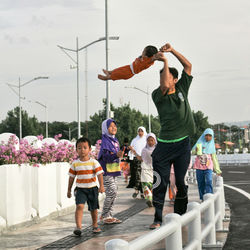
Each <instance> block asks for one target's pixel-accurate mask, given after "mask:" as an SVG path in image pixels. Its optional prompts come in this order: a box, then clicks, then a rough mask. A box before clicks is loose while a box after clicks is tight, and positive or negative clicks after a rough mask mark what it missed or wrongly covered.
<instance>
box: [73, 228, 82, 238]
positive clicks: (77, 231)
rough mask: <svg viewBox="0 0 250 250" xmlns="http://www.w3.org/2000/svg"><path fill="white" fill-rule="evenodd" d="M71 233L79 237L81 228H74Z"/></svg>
mask: <svg viewBox="0 0 250 250" xmlns="http://www.w3.org/2000/svg"><path fill="white" fill-rule="evenodd" d="M73 233H74V234H75V235H77V236H81V234H82V231H81V228H78V227H76V228H75V229H74V231H73Z"/></svg>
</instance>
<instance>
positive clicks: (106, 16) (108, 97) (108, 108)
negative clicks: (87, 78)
mask: <svg viewBox="0 0 250 250" xmlns="http://www.w3.org/2000/svg"><path fill="white" fill-rule="evenodd" d="M105 36H106V70H108V67H109V66H108V48H109V47H108V40H109V34H108V0H105ZM109 116H110V83H109V80H106V118H107V119H108V118H109Z"/></svg>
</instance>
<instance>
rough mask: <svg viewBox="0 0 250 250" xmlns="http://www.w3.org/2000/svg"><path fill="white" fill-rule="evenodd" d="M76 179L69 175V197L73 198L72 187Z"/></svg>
mask: <svg viewBox="0 0 250 250" xmlns="http://www.w3.org/2000/svg"><path fill="white" fill-rule="evenodd" d="M74 180H75V178H73V177H71V176H70V177H69V182H68V193H67V197H68V198H71V188H72V186H73V183H74Z"/></svg>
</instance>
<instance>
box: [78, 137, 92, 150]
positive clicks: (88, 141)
mask: <svg viewBox="0 0 250 250" xmlns="http://www.w3.org/2000/svg"><path fill="white" fill-rule="evenodd" d="M81 142H87V143H88V145H89V148H91V142H90V140H89V139H88V138H87V137H81V138H79V139H78V140H77V141H76V148H77V145H78V144H79V143H81Z"/></svg>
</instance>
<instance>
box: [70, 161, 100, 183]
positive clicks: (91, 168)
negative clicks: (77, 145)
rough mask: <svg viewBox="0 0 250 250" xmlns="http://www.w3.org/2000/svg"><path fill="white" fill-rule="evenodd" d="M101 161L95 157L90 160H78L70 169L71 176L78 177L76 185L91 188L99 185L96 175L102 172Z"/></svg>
mask: <svg viewBox="0 0 250 250" xmlns="http://www.w3.org/2000/svg"><path fill="white" fill-rule="evenodd" d="M102 173H103V170H102V167H101V165H100V163H99V162H98V161H97V160H95V159H92V158H91V159H89V160H88V161H80V160H76V161H74V162H73V163H72V165H71V167H70V169H69V176H71V177H73V178H75V177H77V179H76V186H77V187H79V188H91V187H95V186H97V180H96V176H97V175H99V174H102Z"/></svg>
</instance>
